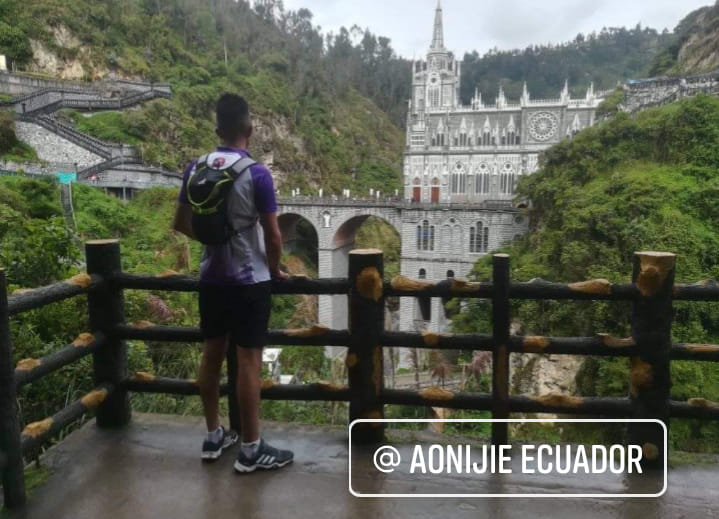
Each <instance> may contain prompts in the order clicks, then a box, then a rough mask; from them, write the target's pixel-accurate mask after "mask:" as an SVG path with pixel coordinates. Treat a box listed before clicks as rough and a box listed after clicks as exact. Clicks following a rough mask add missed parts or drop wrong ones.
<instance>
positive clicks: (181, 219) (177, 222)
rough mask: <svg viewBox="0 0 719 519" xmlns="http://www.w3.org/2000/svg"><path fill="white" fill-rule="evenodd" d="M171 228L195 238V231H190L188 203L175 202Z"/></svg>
mask: <svg viewBox="0 0 719 519" xmlns="http://www.w3.org/2000/svg"><path fill="white" fill-rule="evenodd" d="M172 228H173V229H174V230H176V231H177V232H181V233H182V234H184V235H185V236H187V237H188V238H191V239H193V240H194V239H195V233H193V232H192V209H191V208H190V206H189V205H188V204H183V203H182V202H177V208H176V209H175V218H174V220H173V221H172Z"/></svg>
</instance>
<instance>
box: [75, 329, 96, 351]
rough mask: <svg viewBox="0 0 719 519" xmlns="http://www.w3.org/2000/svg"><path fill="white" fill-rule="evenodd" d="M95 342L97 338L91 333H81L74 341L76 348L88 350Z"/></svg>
mask: <svg viewBox="0 0 719 519" xmlns="http://www.w3.org/2000/svg"><path fill="white" fill-rule="evenodd" d="M94 342H95V336H94V335H93V334H91V333H81V334H80V335H78V336H77V338H76V339H75V340H74V341H72V346H74V347H75V348H86V347H88V346H90V345H91V344H93V343H94Z"/></svg>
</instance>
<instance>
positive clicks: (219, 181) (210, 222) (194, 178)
mask: <svg viewBox="0 0 719 519" xmlns="http://www.w3.org/2000/svg"><path fill="white" fill-rule="evenodd" d="M208 157H209V155H205V156H203V157H201V158H200V159H199V160H198V161H197V165H196V166H195V168H194V170H193V171H192V172H191V173H190V177H189V178H188V179H187V199H188V201H189V202H190V207H192V232H193V233H194V234H195V237H196V238H197V240H198V241H199V242H200V243H202V244H204V245H222V244H224V243H227V242H228V241H229V239H230V238H231V237H232V236H233V235H235V234H236V233H237V232H239V231H240V229H233V227H232V224H231V222H230V219H229V216H228V214H227V197H228V195H229V194H230V190H231V189H232V186H233V185H234V183H235V181H236V180H237V179H238V178H240V176H241V175H243V174H244V173H245V172H246V171H248V170H249V169H250V168H251V167H252V166H254V165H255V164H257V163H256V162H255V161H254V160H252V159H251V158H249V157H244V158H240V159H238V160H237V161H236V162H235V163H234V164H230V165H229V166H227V167H221V168H220V169H218V168H216V167H214V166H213V165H212V164H209V163H208V162H207V159H208ZM256 223H257V220H256V219H255V221H254V222H253V223H252V225H253V226H254V225H255V224H256ZM248 228H249V227H248Z"/></svg>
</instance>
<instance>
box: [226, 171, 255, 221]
mask: <svg viewBox="0 0 719 519" xmlns="http://www.w3.org/2000/svg"><path fill="white" fill-rule="evenodd" d="M255 164H257V162H256V161H254V160H252V159H251V158H250V157H242V158H241V159H239V160H237V162H235V163H234V164H233V165H232V166H230V167H229V168H228V170H229V171H230V174H231V175H232V178H233V180H237V179H238V178H240V177H241V176H242V175H243V174H244V173H245V171H249V169H250V168H251V167H252V166H254V165H255ZM245 219H246V220H248V221H250V223H249V224H247V225H244V226H242V227H240V228H234V227H232V231H233V232H234V233H235V234H239V233H242V232H244V231H249V230H250V229H252V228H253V227H254V226H255V225H257V222H258V221H259V218H257V217H254V216H251V217H245Z"/></svg>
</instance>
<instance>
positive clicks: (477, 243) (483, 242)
mask: <svg viewBox="0 0 719 519" xmlns="http://www.w3.org/2000/svg"><path fill="white" fill-rule="evenodd" d="M488 250H489V227H485V225H484V223H483V222H477V223H476V224H475V225H474V226H473V227H470V229H469V252H470V253H472V254H481V253H485V252H487V251H488Z"/></svg>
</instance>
